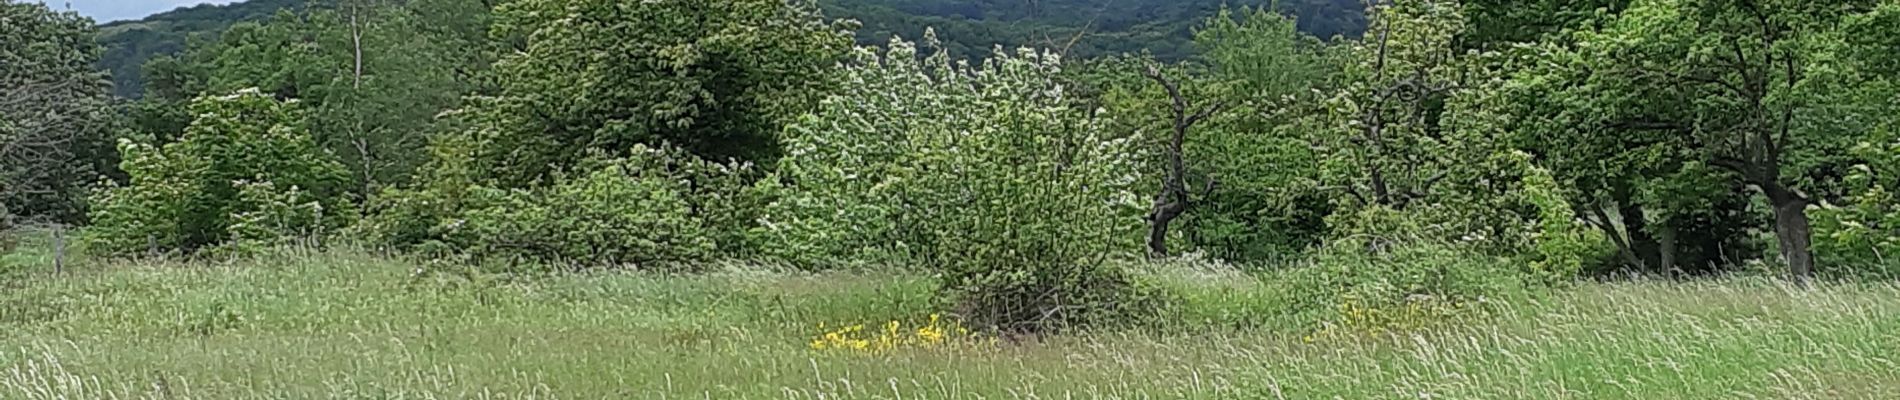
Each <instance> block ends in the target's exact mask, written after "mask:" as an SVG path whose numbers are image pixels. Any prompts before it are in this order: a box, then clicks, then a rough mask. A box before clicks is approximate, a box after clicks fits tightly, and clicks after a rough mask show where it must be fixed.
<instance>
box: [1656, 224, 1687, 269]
mask: <svg viewBox="0 0 1900 400" xmlns="http://www.w3.org/2000/svg"><path fill="white" fill-rule="evenodd" d="M1658 230H1660V231H1661V232H1662V233H1661V234H1659V235H1657V236H1658V237H1657V238H1656V242H1657V246H1656V253H1657V260H1659V261H1657V262H1658V264H1657V265H1656V267H1657V268H1658V269H1659V271H1660V272H1662V273H1665V274H1670V275H1679V274H1680V272H1681V271H1682V270H1681V269H1680V268H1677V267H1676V249H1677V246H1676V243H1677V242H1676V227H1675V225H1670V224H1662V225H1661V226H1660V229H1658Z"/></svg>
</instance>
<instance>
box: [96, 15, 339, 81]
mask: <svg viewBox="0 0 1900 400" xmlns="http://www.w3.org/2000/svg"><path fill="white" fill-rule="evenodd" d="M308 1H309V0H250V1H245V2H239V3H232V4H226V5H210V4H202V5H197V6H192V7H185V8H179V9H176V10H172V11H166V12H163V13H158V14H154V15H152V16H149V17H145V18H144V19H139V20H127V21H118V22H112V23H107V24H104V25H100V26H99V44H100V45H101V46H102V47H104V48H105V54H103V55H101V56H100V57H99V64H100V67H102V68H103V69H105V70H107V71H110V72H112V83H113V92H114V93H116V94H118V95H119V96H121V97H138V96H139V95H141V94H143V93H144V91H145V85H144V79H143V77H141V76H140V74H139V68H140V67H142V66H144V65H145V61H146V60H150V59H151V58H152V57H154V56H158V55H164V54H175V53H178V52H180V51H184V49H185V46H186V43H188V42H189V41H190V40H191V38H192V37H194V36H202V37H203V38H204V39H206V40H209V39H212V38H215V37H216V36H217V34H218V33H220V32H224V29H225V28H229V27H231V25H232V24H236V23H238V22H242V21H254V20H260V19H264V18H267V17H270V16H271V14H275V13H277V11H278V10H285V9H289V10H298V9H302V8H303V6H304V4H305V3H307V2H308Z"/></svg>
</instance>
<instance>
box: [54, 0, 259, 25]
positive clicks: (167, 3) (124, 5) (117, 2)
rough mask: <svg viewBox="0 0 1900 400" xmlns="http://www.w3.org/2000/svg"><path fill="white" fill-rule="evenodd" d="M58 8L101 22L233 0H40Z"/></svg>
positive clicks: (136, 17) (142, 16)
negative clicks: (76, 12)
mask: <svg viewBox="0 0 1900 400" xmlns="http://www.w3.org/2000/svg"><path fill="white" fill-rule="evenodd" d="M28 1H33V0H28ZM39 1H42V2H44V3H46V5H48V6H52V7H53V9H56V10H65V9H67V7H68V6H70V7H71V8H72V10H74V11H78V12H79V13H80V14H82V15H85V16H88V17H92V19H94V20H97V21H99V22H100V23H105V22H111V21H118V20H123V19H139V18H144V17H145V16H147V15H152V14H157V13H161V12H166V11H171V10H172V9H174V8H178V7H185V6H190V5H195V4H204V3H216V4H224V3H230V2H232V0H39Z"/></svg>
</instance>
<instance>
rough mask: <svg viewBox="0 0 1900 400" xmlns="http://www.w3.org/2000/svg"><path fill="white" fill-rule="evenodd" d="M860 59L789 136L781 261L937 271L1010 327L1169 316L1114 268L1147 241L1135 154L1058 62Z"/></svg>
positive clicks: (954, 299) (965, 309) (775, 222)
mask: <svg viewBox="0 0 1900 400" xmlns="http://www.w3.org/2000/svg"><path fill="white" fill-rule="evenodd" d="M933 41H934V40H932V39H929V38H926V42H927V43H928V42H933ZM857 55H858V59H857V60H856V62H855V63H853V64H852V65H851V66H849V67H848V68H846V69H845V71H844V72H843V74H844V75H845V81H847V82H851V83H852V84H851V85H848V87H847V88H845V89H844V90H843V92H842V93H840V94H838V95H835V96H833V97H831V98H829V99H826V100H825V101H823V102H822V103H821V105H820V106H819V107H818V109H817V110H815V111H814V113H813V114H811V115H807V116H805V117H804V118H802V119H800V120H799V121H798V122H796V123H794V124H792V125H791V126H789V127H788V128H787V130H786V135H787V137H786V145H785V150H786V156H785V158H783V159H782V160H780V163H779V168H778V176H777V177H776V179H774V180H771V181H768V183H767V184H768V185H784V186H782V187H777V188H774V191H776V192H779V193H780V195H779V196H778V198H777V199H776V200H775V201H773V202H772V203H771V204H770V205H768V206H767V208H766V211H765V217H764V218H763V220H762V222H763V229H762V232H761V235H762V236H763V237H765V238H766V240H765V242H766V243H768V245H767V250H768V251H767V253H768V254H771V255H774V256H778V257H780V258H783V259H786V260H788V261H791V262H794V263H797V264H800V265H805V266H808V267H825V266H830V265H836V264H865V263H886V264H900V265H918V266H925V267H929V268H937V269H939V270H940V271H941V272H942V273H943V285H944V286H943V291H942V294H943V297H944V299H945V300H946V302H948V303H953V304H954V307H955V309H956V310H957V312H958V313H959V314H960V315H961V316H962V317H964V318H968V322H971V323H975V324H981V325H983V326H988V327H996V328H999V329H1003V330H1011V331H1030V330H1040V329H1045V328H1061V327H1068V326H1072V325H1080V324H1087V323H1093V322H1099V321H1104V320H1107V319H1109V318H1108V317H1114V318H1123V319H1126V317H1128V316H1139V315H1141V314H1143V313H1152V312H1154V310H1156V309H1157V308H1158V307H1156V306H1155V304H1154V302H1152V301H1148V300H1151V299H1152V298H1150V297H1146V296H1143V295H1142V293H1143V290H1142V288H1141V287H1140V285H1138V284H1137V283H1138V282H1135V281H1134V280H1133V279H1132V278H1131V277H1130V276H1129V275H1128V274H1127V273H1125V272H1124V271H1120V269H1119V268H1118V267H1116V266H1114V265H1110V264H1109V263H1107V260H1109V259H1110V258H1112V257H1114V256H1116V255H1117V254H1128V253H1129V252H1130V251H1131V250H1133V249H1134V246H1133V245H1134V244H1135V242H1134V240H1133V239H1134V238H1136V237H1138V236H1137V235H1134V234H1133V232H1134V231H1133V228H1137V227H1139V226H1140V224H1141V220H1140V217H1139V215H1140V209H1141V208H1142V207H1144V206H1145V205H1144V204H1142V201H1141V196H1139V195H1136V194H1135V193H1134V192H1133V191H1131V186H1132V185H1133V184H1134V183H1135V180H1136V174H1135V172H1136V167H1135V165H1134V156H1135V154H1136V153H1137V152H1136V151H1135V150H1134V149H1133V148H1132V147H1131V145H1130V143H1129V142H1128V141H1127V140H1125V139H1118V138H1114V137H1113V133H1112V132H1108V130H1107V129H1106V128H1105V127H1104V122H1103V118H1104V117H1102V116H1100V115H1097V114H1096V113H1091V112H1088V111H1087V110H1082V109H1078V108H1077V107H1075V106H1074V105H1073V104H1071V102H1069V101H1068V100H1067V96H1068V94H1067V93H1066V91H1065V88H1064V87H1063V85H1061V84H1059V83H1058V82H1057V80H1056V79H1054V77H1055V76H1056V74H1057V73H1058V72H1059V71H1060V67H1061V61H1060V57H1059V56H1057V55H1056V54H1053V53H1042V52H1036V51H1033V50H1028V49H1025V50H1022V51H1020V52H1018V53H1015V54H1010V53H1004V52H1000V51H999V52H998V53H997V54H996V56H995V57H993V58H991V59H989V60H987V61H985V62H983V63H982V64H981V65H980V66H972V65H969V64H968V63H964V62H954V63H953V62H952V61H951V60H949V58H948V55H946V54H945V53H944V52H942V51H941V50H939V51H937V52H936V53H935V55H928V56H923V57H921V58H920V57H919V54H918V51H917V47H915V46H913V45H911V44H910V43H906V42H903V41H893V43H891V45H890V50H889V51H888V52H887V53H885V54H878V53H877V52H875V51H873V50H869V49H863V50H860V51H859V52H858V54H857Z"/></svg>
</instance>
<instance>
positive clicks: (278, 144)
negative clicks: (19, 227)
mask: <svg viewBox="0 0 1900 400" xmlns="http://www.w3.org/2000/svg"><path fill="white" fill-rule="evenodd" d="M192 112H193V114H194V115H196V116H197V119H196V120H195V121H192V124H191V126H190V127H189V128H186V129H185V133H184V136H183V137H182V138H180V139H179V141H177V142H173V143H169V144H165V145H164V146H155V145H151V144H144V143H135V142H131V141H122V142H121V143H120V144H119V152H120V153H121V154H122V157H123V159H124V161H123V162H121V163H120V168H121V169H124V170H125V173H126V175H128V176H130V177H131V182H130V183H129V184H127V185H125V186H109V187H107V188H106V189H104V190H102V191H100V192H98V194H96V195H95V197H94V198H93V199H92V200H93V201H92V203H93V207H92V208H91V210H90V216H91V218H92V220H93V222H94V223H93V226H92V227H91V228H90V229H89V230H88V231H87V235H86V239H87V241H88V242H89V243H90V247H89V248H91V249H94V250H99V251H103V252H106V253H121V254H123V253H132V252H139V251H144V250H147V248H148V247H153V246H155V247H158V250H183V251H193V250H198V249H201V248H206V247H210V246H216V245H221V244H225V243H226V242H227V241H229V240H231V239H242V240H247V241H251V242H253V243H258V242H275V241H279V240H283V239H287V238H286V236H309V235H316V234H318V233H319V232H334V231H335V230H336V229H339V228H341V227H343V226H345V225H348V223H349V222H350V219H349V217H351V216H353V215H354V212H351V211H348V210H349V209H350V208H349V207H350V203H349V202H348V199H347V198H345V194H346V191H347V189H346V187H347V186H348V185H349V177H348V174H347V172H345V171H346V170H345V169H344V167H343V165H342V163H341V162H338V161H337V160H336V158H335V157H334V156H333V155H331V154H330V153H328V152H325V151H321V150H320V148H319V147H318V146H317V144H316V141H315V140H314V139H313V138H312V137H311V135H310V132H309V130H308V129H307V128H306V127H305V124H304V122H303V121H304V119H303V116H302V112H301V111H299V109H298V108H297V106H296V103H295V102H294V101H293V102H282V101H278V100H276V99H273V98H271V97H270V96H269V95H265V94H262V93H259V92H258V91H257V90H256V89H248V90H244V91H240V92H238V93H237V94H235V95H230V96H218V97H204V98H200V99H198V100H197V101H195V102H194V103H193V104H192Z"/></svg>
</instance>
